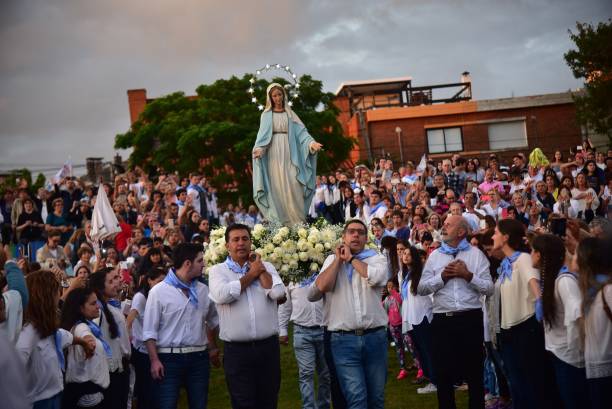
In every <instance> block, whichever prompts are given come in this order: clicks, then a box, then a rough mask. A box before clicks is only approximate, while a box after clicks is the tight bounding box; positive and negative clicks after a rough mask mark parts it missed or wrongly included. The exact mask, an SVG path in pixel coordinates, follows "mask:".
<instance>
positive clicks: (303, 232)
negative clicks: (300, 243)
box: [297, 227, 308, 239]
mask: <svg viewBox="0 0 612 409" xmlns="http://www.w3.org/2000/svg"><path fill="white" fill-rule="evenodd" d="M297 234H298V237H299V238H300V239H305V238H306V237H308V232H307V231H306V229H305V228H303V227H302V228H300V229H299V230H298V232H297Z"/></svg>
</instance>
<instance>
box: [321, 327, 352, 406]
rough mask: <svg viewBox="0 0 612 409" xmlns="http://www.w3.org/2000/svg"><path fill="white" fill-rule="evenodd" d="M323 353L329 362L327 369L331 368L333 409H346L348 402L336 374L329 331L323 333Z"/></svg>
mask: <svg viewBox="0 0 612 409" xmlns="http://www.w3.org/2000/svg"><path fill="white" fill-rule="evenodd" d="M323 351H324V352H325V361H326V362H327V367H328V368H329V377H330V386H331V399H332V405H333V408H334V409H346V400H345V399H344V395H342V389H340V383H339V382H338V373H337V372H336V365H334V357H333V355H332V351H331V332H329V331H327V330H325V331H324V332H323Z"/></svg>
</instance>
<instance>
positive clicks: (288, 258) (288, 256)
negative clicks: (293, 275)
mask: <svg viewBox="0 0 612 409" xmlns="http://www.w3.org/2000/svg"><path fill="white" fill-rule="evenodd" d="M292 260H293V257H291V254H285V255H284V256H283V263H285V264H289V263H291V261H292Z"/></svg>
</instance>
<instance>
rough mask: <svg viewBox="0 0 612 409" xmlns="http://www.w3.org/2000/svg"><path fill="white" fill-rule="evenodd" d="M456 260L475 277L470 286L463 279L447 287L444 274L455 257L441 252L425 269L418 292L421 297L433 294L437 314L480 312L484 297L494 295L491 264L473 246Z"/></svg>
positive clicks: (429, 261)
mask: <svg viewBox="0 0 612 409" xmlns="http://www.w3.org/2000/svg"><path fill="white" fill-rule="evenodd" d="M456 258H457V259H459V260H463V262H465V265H466V266H467V269H468V271H469V272H470V273H472V274H473V277H472V281H470V282H469V283H468V282H467V281H465V280H464V279H463V278H451V279H450V280H448V281H447V282H446V284H445V283H444V281H443V280H442V271H443V270H444V268H445V267H446V266H447V265H448V264H449V263H450V262H451V261H453V260H454V259H455V257H453V256H451V255H448V254H444V253H442V252H441V251H440V249H437V250H435V251H434V252H433V253H431V255H430V256H429V258H428V259H427V262H426V263H425V266H424V267H423V275H422V276H421V281H420V282H419V287H418V289H417V292H418V293H419V295H427V294H431V293H433V312H434V314H437V313H445V312H453V311H465V310H473V309H481V308H482V301H481V298H480V296H481V294H484V295H491V294H493V281H492V280H491V274H490V272H489V260H487V257H486V256H485V255H484V254H483V252H482V251H480V250H479V249H478V248H477V247H474V246H470V248H469V249H468V250H465V251H460V252H459V253H458V254H457V256H456Z"/></svg>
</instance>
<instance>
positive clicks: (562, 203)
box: [553, 186, 577, 218]
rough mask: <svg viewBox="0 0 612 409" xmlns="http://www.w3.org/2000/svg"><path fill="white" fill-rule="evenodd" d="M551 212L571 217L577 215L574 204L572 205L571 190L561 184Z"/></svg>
mask: <svg viewBox="0 0 612 409" xmlns="http://www.w3.org/2000/svg"><path fill="white" fill-rule="evenodd" d="M553 213H556V214H559V215H561V216H565V217H571V218H575V217H576V216H577V212H576V210H575V206H572V192H571V191H570V189H569V188H568V187H566V186H562V187H560V188H559V196H558V198H557V201H556V202H555V205H554V206H553Z"/></svg>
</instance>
